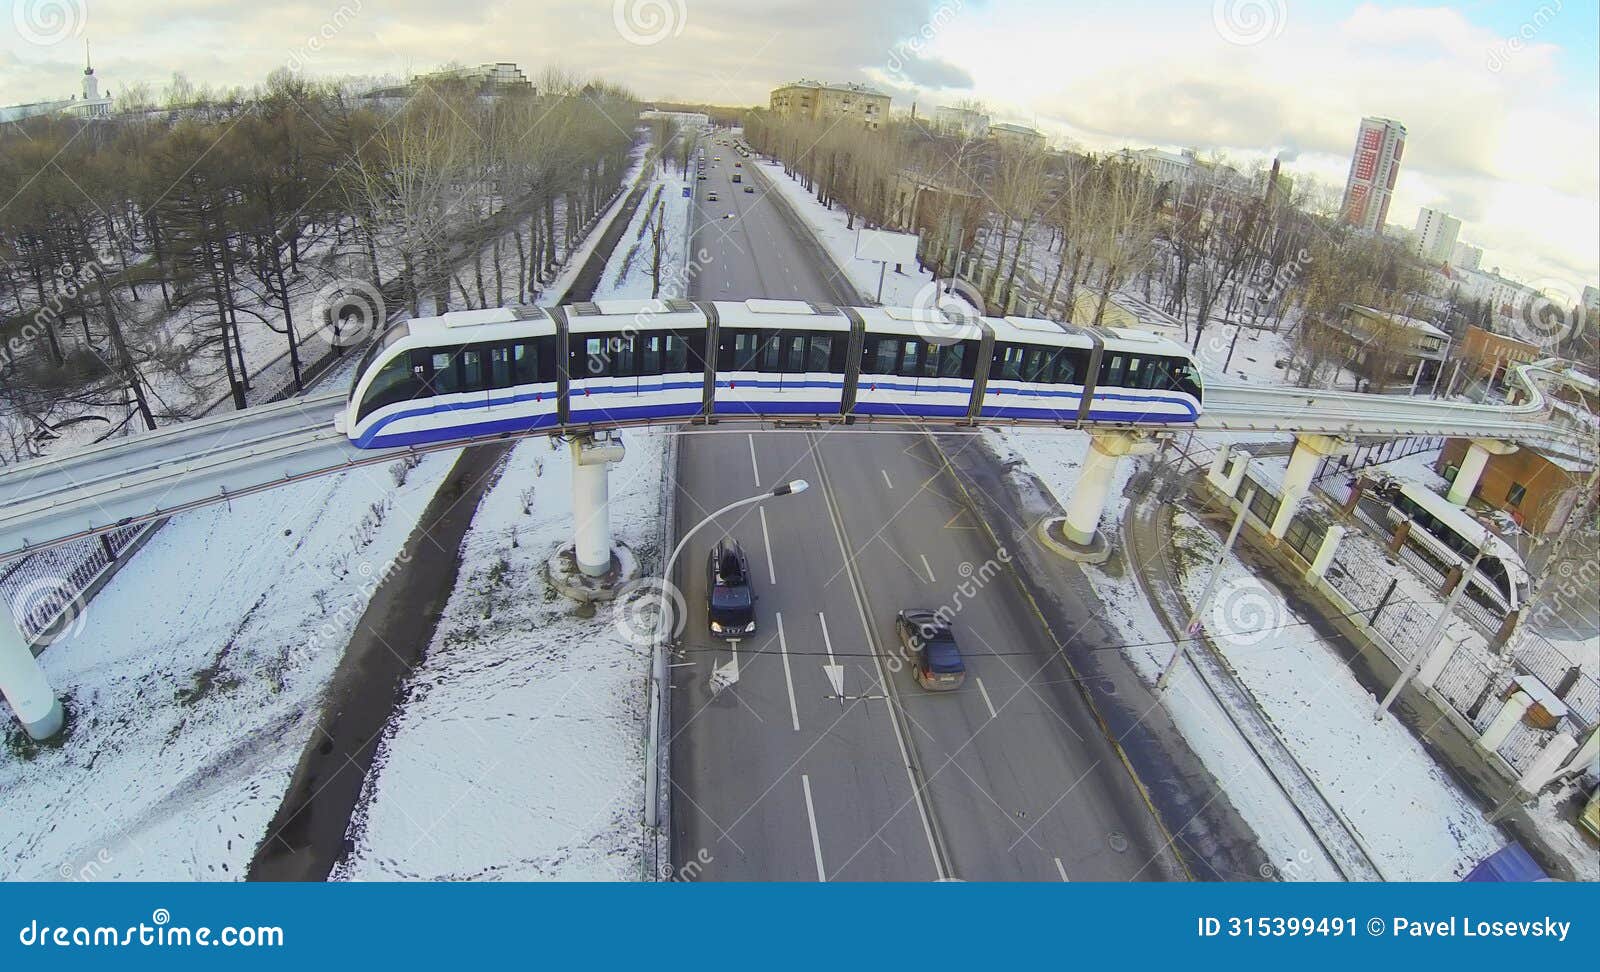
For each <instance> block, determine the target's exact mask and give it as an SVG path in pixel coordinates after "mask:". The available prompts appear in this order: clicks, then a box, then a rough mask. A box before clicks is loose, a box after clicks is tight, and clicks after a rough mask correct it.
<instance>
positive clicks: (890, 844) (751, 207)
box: [671, 143, 1183, 881]
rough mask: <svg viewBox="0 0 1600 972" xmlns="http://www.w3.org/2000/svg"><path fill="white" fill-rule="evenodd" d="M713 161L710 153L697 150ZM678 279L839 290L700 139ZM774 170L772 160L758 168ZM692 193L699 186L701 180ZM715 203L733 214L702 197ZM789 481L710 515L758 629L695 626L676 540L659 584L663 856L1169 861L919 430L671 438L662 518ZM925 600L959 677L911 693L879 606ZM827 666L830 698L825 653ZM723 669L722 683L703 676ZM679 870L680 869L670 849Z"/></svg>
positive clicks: (972, 872)
mask: <svg viewBox="0 0 1600 972" xmlns="http://www.w3.org/2000/svg"><path fill="white" fill-rule="evenodd" d="M714 155H721V156H722V161H721V162H719V163H713V162H711V157H712V156H714ZM706 156H707V170H706V174H707V176H708V178H707V180H706V181H704V182H700V183H698V187H699V192H698V193H697V208H698V214H699V224H698V225H699V229H698V231H697V234H696V237H695V240H694V246H693V249H694V250H696V251H698V250H704V251H705V252H706V254H707V255H708V256H709V259H708V260H707V261H706V264H705V268H704V270H703V271H702V272H701V273H700V274H698V276H697V277H696V279H695V280H694V281H693V284H692V293H693V296H696V297H700V298H709V299H729V300H732V299H743V298H747V297H758V296H760V297H792V298H801V299H810V300H821V301H841V300H844V299H847V298H846V297H845V296H844V294H845V293H848V285H847V284H846V285H842V286H841V285H839V284H838V283H836V282H835V281H833V280H831V279H830V274H829V272H828V270H827V269H824V267H826V264H825V263H823V262H822V261H821V260H819V259H818V253H817V251H816V247H815V244H814V242H813V241H811V240H810V239H809V238H808V237H805V236H804V235H803V234H802V233H800V232H797V231H796V229H795V227H793V226H792V225H791V224H790V222H789V220H788V219H786V218H785V217H784V216H783V215H782V214H781V212H780V211H779V210H778V209H777V208H776V207H777V206H779V205H780V204H779V203H778V202H777V201H776V200H774V199H769V198H766V197H765V195H764V191H765V189H766V182H765V180H764V179H763V178H761V177H756V179H755V182H754V185H755V188H756V191H755V192H754V193H745V192H743V191H742V187H741V186H735V185H733V184H732V183H731V182H730V181H729V178H728V177H729V176H730V175H731V174H732V173H733V172H735V171H738V172H743V173H746V175H745V178H746V180H747V182H748V181H749V180H750V179H751V178H752V176H751V175H750V174H749V173H750V172H751V170H752V169H754V168H755V167H756V166H757V165H758V163H756V162H754V161H745V164H744V166H743V167H742V168H740V169H736V168H734V166H733V163H734V162H735V161H736V160H739V156H738V155H737V153H735V152H734V151H733V150H732V148H731V147H728V146H720V145H715V144H714V143H713V144H712V145H709V146H707V152H706ZM769 171H772V172H773V173H774V176H775V177H776V178H782V175H781V173H779V172H778V171H777V170H769ZM708 190H715V191H716V192H717V194H718V196H719V199H718V201H716V202H711V201H709V200H708V199H707V198H706V196H707V192H708ZM727 213H733V214H734V218H731V219H730V218H726V216H725V214H727ZM795 478H803V479H806V480H808V481H809V482H810V483H811V484H812V487H813V488H812V489H811V490H810V491H809V492H806V493H803V494H800V495H797V496H791V497H786V498H780V499H775V500H772V501H770V502H768V503H766V504H763V505H761V506H758V507H755V508H747V509H744V510H741V511H738V512H737V513H735V514H731V515H730V517H729V521H728V522H727V523H725V524H721V525H720V526H721V528H722V531H725V532H726V533H727V534H730V535H732V536H734V537H736V538H738V539H739V541H740V542H741V543H742V544H743V546H744V548H745V550H746V552H747V554H748V555H749V557H750V561H751V568H752V573H753V574H754V576H755V578H756V581H757V584H756V593H757V596H758V598H759V600H758V601H757V604H756V614H757V620H758V622H759V624H760V626H761V629H760V630H759V631H758V632H757V634H756V635H755V636H754V637H752V638H750V639H747V640H745V641H743V642H741V643H740V644H739V645H738V646H737V647H736V649H733V650H730V648H729V647H728V646H727V645H726V644H724V643H722V642H720V641H718V640H716V639H713V638H712V637H711V636H710V635H709V633H708V631H707V630H706V627H705V625H706V619H705V609H704V604H705V560H706V557H707V556H708V553H709V549H710V546H711V544H713V543H714V542H715V541H716V539H717V538H718V536H719V531H718V530H717V529H716V528H707V529H706V530H704V531H702V532H701V534H698V535H697V536H696V537H695V538H694V540H693V541H691V544H690V545H689V547H688V548H687V549H686V551H685V554H684V556H683V559H682V560H681V561H680V564H681V565H682V566H681V567H680V570H679V574H678V578H677V582H678V583H679V585H680V586H681V587H682V589H683V591H684V595H685V600H686V603H687V605H688V607H689V610H688V619H687V627H686V629H685V631H684V632H683V634H682V636H681V638H680V639H679V642H680V650H679V652H678V653H677V654H676V655H675V657H674V659H673V668H672V693H671V719H672V737H671V745H672V827H673V858H674V863H675V864H676V865H678V867H679V870H680V873H683V872H684V871H685V870H688V871H690V872H692V873H695V874H696V875H697V876H698V877H699V878H700V879H702V880H806V881H810V880H818V879H826V880H936V879H951V878H954V879H962V880H1042V881H1059V880H1157V879H1163V878H1172V877H1181V876H1182V875H1183V869H1182V866H1181V865H1180V864H1179V863H1178V862H1177V860H1176V858H1175V856H1174V855H1173V854H1172V853H1171V851H1170V850H1169V848H1168V845H1167V840H1166V838H1165V836H1164V832H1163V831H1162V830H1161V827H1160V825H1159V824H1158V823H1157V821H1156V818H1155V815H1154V814H1153V812H1152V811H1151V809H1150V807H1149V805H1148V804H1147V803H1146V801H1145V799H1144V796H1143V794H1142V793H1141V791H1140V789H1139V787H1138V786H1137V785H1136V784H1135V783H1134V781H1133V779H1132V777H1131V776H1130V775H1129V773H1128V770H1127V769H1126V768H1125V766H1124V764H1123V762H1122V761H1121V759H1120V757H1119V755H1118V754H1117V752H1116V750H1115V749H1114V748H1113V747H1112V745H1111V744H1110V742H1109V741H1108V740H1107V739H1106V737H1105V735H1104V733H1103V731H1102V729H1101V728H1100V725H1099V723H1098V721H1097V719H1096V717H1095V714H1094V713H1093V712H1092V711H1091V710H1090V708H1089V705H1088V703H1087V701H1086V700H1085V697H1084V695H1083V693H1082V692H1081V691H1080V690H1079V687H1078V686H1077V685H1076V684H1075V683H1074V682H1073V681H1072V679H1071V677H1070V671H1069V669H1068V668H1067V666H1066V664H1065V662H1064V661H1063V659H1062V656H1061V654H1060V653H1059V652H1057V651H1056V647H1057V643H1058V642H1057V640H1056V638H1054V637H1052V633H1051V631H1050V630H1049V629H1048V627H1047V625H1046V623H1045V621H1044V619H1043V618H1042V617H1041V616H1040V614H1039V613H1038V612H1037V611H1036V610H1035V609H1034V607H1033V604H1032V602H1031V601H1030V600H1029V598H1028V595H1027V594H1026V593H1025V591H1024V588H1023V585H1022V584H1021V583H1020V582H1019V579H1018V578H1017V576H1016V575H1015V574H1014V573H1012V568H1011V567H1010V566H1008V564H1007V561H1008V560H1009V559H1010V555H1009V552H1004V553H1003V552H1002V551H1000V550H997V549H996V548H995V546H994V541H993V540H992V539H991V535H990V534H989V533H988V532H987V531H985V530H984V529H982V528H981V525H980V523H979V522H978V520H977V518H976V514H975V513H974V511H973V510H972V509H971V508H970V507H969V506H968V500H967V497H966V496H965V494H964V492H963V491H962V489H961V487H960V485H959V483H958V482H957V480H956V478H955V476H954V474H953V473H952V472H951V471H950V470H948V469H947V468H946V467H945V464H944V461H943V457H942V456H941V454H940V452H939V451H938V449H937V448H935V446H934V444H933V443H932V442H931V441H930V440H929V439H928V438H927V437H926V436H923V435H921V434H920V433H912V432H874V431H844V430H838V429H817V430H811V431H806V430H785V431H767V430H761V429H758V428H754V427H751V426H747V425H737V424H719V425H717V426H715V427H714V428H713V429H712V430H709V431H705V432H701V433H697V434H689V435H686V436H685V438H684V439H683V442H682V448H681V449H680V452H679V464H678V470H677V483H676V489H677V510H678V513H677V516H678V528H679V530H680V532H681V531H682V530H684V529H687V528H688V527H689V526H692V525H693V524H694V523H696V522H698V521H699V520H700V519H701V518H702V517H703V516H704V515H705V514H706V513H708V512H709V511H711V510H714V509H716V508H717V507H719V506H721V505H723V504H725V503H728V502H731V501H732V500H735V499H739V498H741V497H744V496H748V495H750V494H752V493H754V492H757V491H758V490H760V489H765V488H768V487H770V486H772V485H774V484H776V483H779V482H782V481H785V480H789V479H795ZM941 606H948V607H949V608H950V609H951V610H952V611H955V612H956V619H955V629H956V634H957V637H958V638H959V639H960V641H961V643H962V646H963V649H964V652H965V654H966V656H967V664H968V678H967V682H966V684H965V685H964V686H963V687H962V688H961V689H960V690H959V691H956V692H952V693H939V694H934V693H928V692H924V691H923V690H922V689H920V688H918V687H917V686H916V685H915V683H914V682H913V681H912V680H911V677H910V675H909V673H908V672H907V671H906V670H905V669H904V667H902V666H900V665H899V664H898V651H897V649H896V642H895V635H894V616H895V613H896V612H897V611H899V610H901V609H905V608H913V607H923V608H929V609H937V608H939V607H941ZM830 663H831V664H834V665H837V666H839V669H838V670H840V671H842V688H843V692H842V697H841V695H840V694H839V693H837V692H836V691H835V688H834V686H833V684H832V683H831V682H830V679H829V678H828V676H827V673H826V671H825V667H824V666H825V665H828V664H830ZM735 664H737V673H738V674H737V680H735V681H733V682H732V683H731V684H729V685H728V686H727V687H725V688H722V689H720V690H717V691H714V690H713V688H712V686H713V681H712V673H713V671H714V670H717V669H719V668H720V669H721V670H722V676H721V680H724V681H726V680H727V679H728V677H729V676H730V675H731V673H732V671H733V668H732V666H733V665H735ZM696 860H698V861H700V862H706V861H709V863H704V864H703V865H702V866H696V867H693V868H686V865H687V864H688V863H689V862H691V861H696Z"/></svg>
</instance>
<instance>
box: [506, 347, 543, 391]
mask: <svg viewBox="0 0 1600 972" xmlns="http://www.w3.org/2000/svg"><path fill="white" fill-rule="evenodd" d="M511 371H512V375H513V376H514V381H515V382H516V384H519V385H531V384H533V383H534V382H536V381H538V380H539V373H540V372H539V355H538V353H537V351H536V349H535V348H534V346H533V345H532V344H529V343H527V342H523V343H521V344H513V345H512V346H511Z"/></svg>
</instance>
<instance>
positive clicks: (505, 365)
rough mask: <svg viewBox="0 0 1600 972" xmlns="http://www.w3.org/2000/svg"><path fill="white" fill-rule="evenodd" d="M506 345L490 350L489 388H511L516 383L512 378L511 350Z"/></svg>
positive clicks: (509, 346)
mask: <svg viewBox="0 0 1600 972" xmlns="http://www.w3.org/2000/svg"><path fill="white" fill-rule="evenodd" d="M512 347H513V345H509V344H504V345H501V346H500V347H497V348H490V349H489V387H490V388H510V387H511V386H512V385H514V384H516V382H515V381H514V380H513V379H512V376H511V348H512Z"/></svg>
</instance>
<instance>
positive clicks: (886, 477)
mask: <svg viewBox="0 0 1600 972" xmlns="http://www.w3.org/2000/svg"><path fill="white" fill-rule="evenodd" d="M878 472H881V473H883V484H884V485H885V486H887V487H889V488H890V489H894V483H893V482H892V481H891V480H890V479H889V470H887V469H880V470H878Z"/></svg>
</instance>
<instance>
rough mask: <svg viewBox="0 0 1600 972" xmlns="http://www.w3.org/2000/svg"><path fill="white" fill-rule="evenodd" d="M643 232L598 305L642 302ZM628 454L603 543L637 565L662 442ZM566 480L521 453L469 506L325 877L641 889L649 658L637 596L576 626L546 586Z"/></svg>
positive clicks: (632, 230)
mask: <svg viewBox="0 0 1600 972" xmlns="http://www.w3.org/2000/svg"><path fill="white" fill-rule="evenodd" d="M651 178H652V179H653V180H654V181H655V184H656V185H661V186H663V187H664V188H663V190H662V196H661V198H662V199H663V200H665V201H666V204H667V205H666V207H665V209H666V217H665V218H666V223H665V226H666V227H667V232H666V234H665V236H664V242H663V258H662V264H663V273H662V276H663V285H664V286H663V296H667V295H670V294H672V293H675V292H676V293H681V292H682V290H681V285H682V282H683V280H684V277H683V274H682V267H683V265H684V260H685V258H686V257H685V253H684V246H685V244H686V240H685V238H684V233H683V232H682V228H683V226H684V220H685V218H686V215H687V210H686V205H685V204H686V203H687V200H684V199H683V198H682V192H681V188H682V186H684V185H685V184H686V183H685V182H684V181H683V180H682V179H681V178H680V177H678V176H677V175H676V174H674V173H672V172H671V171H669V170H661V169H658V170H657V171H656V172H655V173H654V174H653V175H652V176H651ZM654 191H655V190H654V188H653V187H652V188H650V189H648V190H647V193H653V192H654ZM650 199H651V197H650V196H649V195H646V197H645V203H649V202H650ZM650 218H652V217H650V216H649V215H648V210H647V207H646V205H641V206H640V207H639V210H638V212H637V213H636V214H635V216H634V220H633V223H632V224H631V225H630V226H629V228H628V231H627V232H626V233H625V234H624V235H623V237H622V239H621V240H620V241H619V243H618V245H617V250H616V252H615V253H614V254H613V256H612V259H611V263H610V265H608V267H607V268H606V273H605V275H604V277H603V278H602V281H601V285H600V287H599V288H598V289H597V290H596V292H595V299H597V300H605V299H608V298H622V297H649V296H650V289H651V280H650V277H649V272H650V267H651V264H652V259H651V257H652V248H653V244H652V243H651V241H650V234H649V233H647V232H646V231H645V227H646V221H647V220H648V219H650ZM674 267H676V268H678V269H677V270H676V271H673V270H672V268H674ZM669 271H672V272H671V275H670V276H669ZM671 284H676V287H674V286H672V285H671ZM626 443H627V455H626V458H625V459H624V460H623V462H622V463H620V464H619V465H617V466H614V467H612V469H611V472H610V477H611V479H610V490H611V493H610V511H611V529H612V534H613V537H614V538H615V539H616V540H618V541H620V542H621V543H623V544H625V545H627V546H628V547H629V548H630V549H631V550H633V551H635V552H636V553H637V554H649V553H651V552H654V551H656V550H657V549H658V548H659V546H660V543H661V522H660V516H659V513H660V506H659V504H660V498H661V489H662V482H663V478H664V475H665V468H664V466H663V461H664V448H663V445H664V439H663V436H662V435H661V434H660V433H658V432H655V431H645V432H640V433H634V434H632V435H630V436H628V437H627V440H626ZM571 471H572V466H571V460H570V458H569V455H568V453H567V452H566V451H565V449H562V450H560V451H555V452H552V451H551V446H550V444H549V443H548V442H546V441H545V440H531V441H528V442H524V443H522V444H521V445H519V446H517V447H516V449H515V450H513V452H512V453H511V457H510V459H509V461H508V462H507V464H506V466H505V468H504V470H503V472H502V473H501V475H500V479H499V481H498V482H497V483H496V484H495V486H494V487H493V488H492V489H491V490H490V491H489V493H488V494H487V495H486V496H485V497H484V500H483V502H482V504H481V505H480V506H479V508H478V513H477V516H476V517H475V518H474V519H473V522H472V527H471V529H470V530H469V531H468V533H467V536H466V539H465V540H464V541H463V542H462V547H461V553H462V563H461V574H460V579H459V580H458V582H457V585H456V589H455V592H454V593H453V594H452V595H451V597H450V601H449V603H448V604H447V605H446V607H445V610H444V614H443V616H442V617H441V618H440V621H439V627H438V628H437V630H436V631H435V632H434V637H433V642H432V644H430V645H429V647H428V650H427V652H426V654H425V655H424V657H423V662H422V664H421V665H420V666H419V667H418V669H417V671H416V673H415V674H414V675H413V676H412V678H411V680H410V681H409V682H408V683H407V685H406V688H405V691H404V694H405V701H403V702H402V703H401V704H400V706H399V708H398V709H397V711H396V714H395V716H394V717H393V719H392V720H391V721H390V724H389V726H388V728H387V729H386V730H385V732H384V736H383V739H382V741H381V743H380V745H379V748H378V752H377V754H376V756H375V758H374V760H373V768H372V770H371V771H370V772H369V773H368V775H367V782H366V787H365V789H364V790H363V793H362V800H361V804H360V805H359V806H358V809H357V811H356V816H355V819H354V820H353V821H352V823H351V836H352V838H353V840H354V849H353V850H352V852H351V854H350V855H349V857H347V858H346V860H345V861H344V862H343V863H342V865H341V866H340V867H339V868H338V869H337V870H336V872H335V874H334V877H336V878H342V879H349V880H366V879H391V880H392V879H401V878H405V879H428V880H450V879H492V880H568V881H577V880H582V881H594V880H611V881H618V880H637V879H638V878H639V877H640V875H641V871H642V867H643V856H642V850H643V845H642V843H641V840H640V833H641V832H640V829H639V821H640V820H641V819H642V817H643V813H644V768H645V767H644V731H645V717H646V712H647V709H648V697H647V694H646V686H647V681H648V675H649V653H648V651H647V650H646V648H645V646H644V645H642V644H640V643H638V639H637V632H636V631H633V630H631V629H630V628H629V626H628V625H626V624H622V625H619V623H618V621H617V619H618V618H619V617H623V618H626V617H629V615H628V614H627V613H626V612H627V611H628V610H631V609H633V608H636V607H637V604H636V603H635V600H636V598H635V599H629V600H627V601H625V602H624V603H622V604H620V605H616V606H611V605H607V606H602V607H601V608H600V610H599V611H598V613H596V614H594V615H593V616H592V617H588V618H585V617H583V616H582V613H581V612H579V611H578V609H577V606H576V605H575V604H574V603H572V602H571V601H568V600H567V599H566V598H564V597H562V596H561V595H559V594H557V593H556V592H555V591H554V589H553V588H551V587H550V586H549V585H548V584H547V582H546V581H545V579H544V576H543V573H542V571H543V570H544V565H545V564H546V562H547V561H548V560H549V559H550V557H551V556H552V555H553V554H555V552H556V551H557V550H558V549H559V548H560V547H561V546H562V545H564V544H566V543H569V542H570V541H571V538H572V516H573V513H572V479H571ZM645 559H646V562H647V563H648V562H649V561H650V558H649V557H646V558H645ZM641 596H642V595H641Z"/></svg>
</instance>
